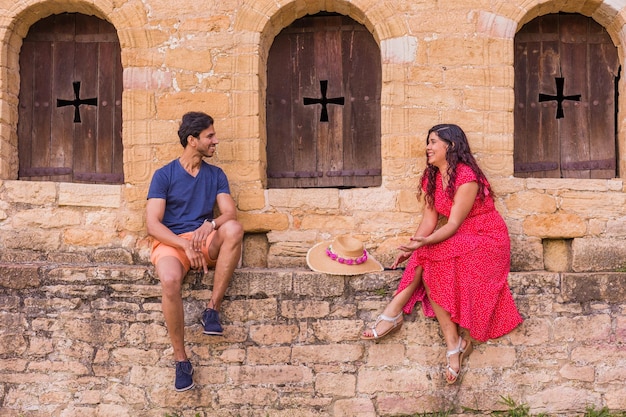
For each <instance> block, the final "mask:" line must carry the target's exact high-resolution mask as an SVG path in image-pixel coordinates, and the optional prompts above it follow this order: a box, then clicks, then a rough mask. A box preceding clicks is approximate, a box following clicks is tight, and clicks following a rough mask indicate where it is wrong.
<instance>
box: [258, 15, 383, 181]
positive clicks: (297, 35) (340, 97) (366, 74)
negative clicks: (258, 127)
mask: <svg viewBox="0 0 626 417" xmlns="http://www.w3.org/2000/svg"><path fill="white" fill-rule="evenodd" d="M267 67H268V69H267V78H268V86H267V103H266V104H267V107H266V108H267V165H268V166H267V177H268V178H267V182H268V186H269V187H270V188H306V187H370V186H378V185H380V183H381V155H380V90H381V79H382V77H381V61H380V49H379V48H378V44H377V43H376V41H375V40H374V38H373V37H372V35H371V33H369V31H368V30H367V29H366V28H365V27H364V26H363V25H361V24H359V23H357V22H355V21H354V20H352V19H351V18H349V17H347V16H342V15H328V14H321V15H315V16H306V17H304V18H301V19H298V20H297V21H295V22H294V23H293V24H292V25H290V26H289V27H287V28H285V29H284V30H283V31H282V32H281V33H280V34H279V35H278V36H277V37H276V39H275V40H274V43H273V45H272V47H271V49H270V53H269V59H268V66H267Z"/></svg>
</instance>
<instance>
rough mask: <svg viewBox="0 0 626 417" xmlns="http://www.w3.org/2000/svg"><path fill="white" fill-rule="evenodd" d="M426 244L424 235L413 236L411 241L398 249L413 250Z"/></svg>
mask: <svg viewBox="0 0 626 417" xmlns="http://www.w3.org/2000/svg"><path fill="white" fill-rule="evenodd" d="M425 244H426V238H425V237H423V236H418V237H412V238H411V241H410V242H409V243H407V244H405V245H401V246H400V247H399V248H398V249H400V250H401V251H403V252H413V251H415V250H416V249H419V248H421V247H422V246H424V245H425Z"/></svg>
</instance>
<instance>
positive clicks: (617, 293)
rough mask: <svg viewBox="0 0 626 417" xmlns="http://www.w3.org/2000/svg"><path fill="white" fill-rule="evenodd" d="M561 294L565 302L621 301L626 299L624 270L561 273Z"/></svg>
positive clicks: (625, 273) (625, 274) (625, 275)
mask: <svg viewBox="0 0 626 417" xmlns="http://www.w3.org/2000/svg"><path fill="white" fill-rule="evenodd" d="M561 295H562V297H563V301H566V302H576V303H583V304H584V303H588V302H590V301H603V302H607V303H621V302H623V301H624V300H626V272H613V273H610V272H607V273H598V272H596V273H586V274H563V276H562V292H561Z"/></svg>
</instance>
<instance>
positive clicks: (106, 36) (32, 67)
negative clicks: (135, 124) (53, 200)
mask: <svg viewBox="0 0 626 417" xmlns="http://www.w3.org/2000/svg"><path fill="white" fill-rule="evenodd" d="M20 78H21V85H20V95H19V122H18V141H19V146H18V148H19V159H20V169H19V178H20V179H27V180H51V181H69V182H97V183H122V182H123V180H124V178H123V166H122V163H123V160H122V64H121V58H120V45H119V41H118V38H117V33H116V31H115V28H114V27H113V26H112V25H111V24H110V23H108V22H105V21H103V20H102V19H99V18H97V17H94V16H86V15H82V14H77V13H64V14H60V15H53V16H50V17H47V18H45V19H42V20H40V21H39V22H37V23H35V24H34V25H33V26H32V27H31V28H30V30H29V32H28V35H27V36H26V38H25V39H24V44H23V46H22V50H21V52H20Z"/></svg>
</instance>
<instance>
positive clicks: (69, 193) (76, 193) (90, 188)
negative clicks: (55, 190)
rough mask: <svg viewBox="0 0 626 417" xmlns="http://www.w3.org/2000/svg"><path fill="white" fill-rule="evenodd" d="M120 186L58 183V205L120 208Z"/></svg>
mask: <svg viewBox="0 0 626 417" xmlns="http://www.w3.org/2000/svg"><path fill="white" fill-rule="evenodd" d="M121 200H122V194H121V186H119V185H104V184H79V183H60V184H59V206H79V207H106V208H120V205H121Z"/></svg>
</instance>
